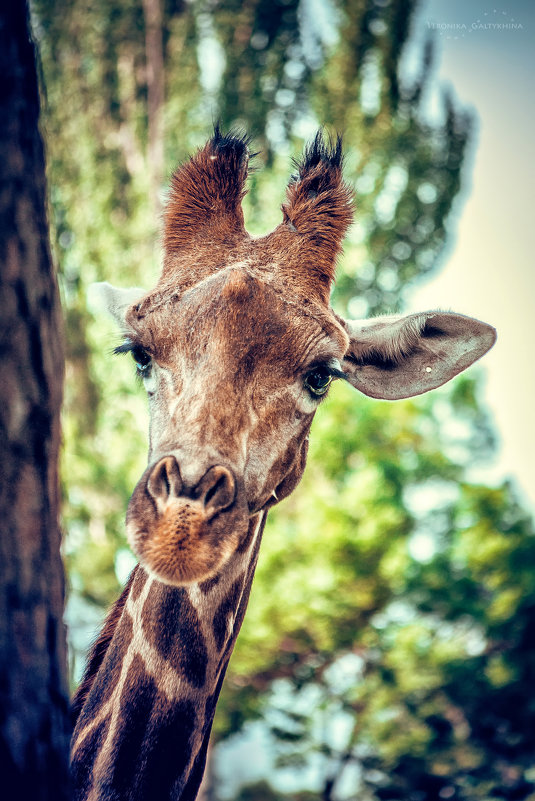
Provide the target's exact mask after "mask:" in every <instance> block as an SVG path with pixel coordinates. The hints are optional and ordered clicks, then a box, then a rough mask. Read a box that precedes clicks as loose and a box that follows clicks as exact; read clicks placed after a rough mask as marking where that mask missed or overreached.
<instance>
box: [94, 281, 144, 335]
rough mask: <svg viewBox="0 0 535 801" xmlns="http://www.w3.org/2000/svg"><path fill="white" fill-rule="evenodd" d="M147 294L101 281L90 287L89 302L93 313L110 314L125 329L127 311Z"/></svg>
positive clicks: (133, 288) (137, 288)
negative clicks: (104, 312) (103, 312)
mask: <svg viewBox="0 0 535 801" xmlns="http://www.w3.org/2000/svg"><path fill="white" fill-rule="evenodd" d="M146 294H147V293H146V291H145V290H144V289H140V288H139V287H132V288H131V289H120V288H119V287H115V286H112V285H111V284H108V282H107V281H101V282H99V283H96V284H91V285H90V286H89V289H88V292H87V302H88V306H89V308H90V309H91V310H92V311H106V312H108V314H109V315H111V317H113V319H114V320H115V322H116V323H117V325H118V326H119V327H120V328H125V316H126V311H127V309H128V308H129V307H130V306H131V305H132V304H133V303H135V302H136V300H139V299H140V298H142V297H143V296H144V295H146Z"/></svg>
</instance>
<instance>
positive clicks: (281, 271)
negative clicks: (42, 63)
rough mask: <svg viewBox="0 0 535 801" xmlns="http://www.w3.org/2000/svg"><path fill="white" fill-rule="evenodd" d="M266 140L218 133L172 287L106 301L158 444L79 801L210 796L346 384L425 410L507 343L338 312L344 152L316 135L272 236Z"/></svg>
mask: <svg viewBox="0 0 535 801" xmlns="http://www.w3.org/2000/svg"><path fill="white" fill-rule="evenodd" d="M248 144H249V140H248V139H247V137H244V136H236V135H229V136H223V135H222V134H221V133H220V131H219V129H217V128H216V130H215V132H214V135H213V137H212V138H211V139H210V140H209V142H208V143H207V144H206V145H205V147H204V148H202V149H201V150H200V151H199V152H198V153H197V154H196V155H195V156H194V157H193V158H192V159H190V160H189V161H188V162H186V163H185V164H183V165H182V166H181V167H179V168H178V169H177V171H176V172H175V174H174V175H173V178H172V181H171V188H170V194H169V199H168V203H167V207H166V210H165V215H164V239H163V244H164V259H163V268H162V272H161V275H160V278H159V281H158V283H157V285H156V287H155V288H153V289H151V290H150V291H146V292H145V291H142V290H116V289H114V288H113V287H111V286H110V285H109V284H102V285H100V286H99V287H98V288H97V294H100V296H101V297H102V298H103V300H104V302H105V304H106V306H107V308H108V309H109V311H110V312H111V314H112V315H113V316H114V318H115V319H116V321H117V322H118V324H119V326H120V329H121V332H122V334H123V335H124V338H125V340H124V343H123V345H121V346H120V347H119V348H118V349H117V350H118V351H119V352H127V351H129V352H131V353H132V356H133V357H134V361H135V363H136V366H137V370H138V373H139V375H140V376H141V378H142V379H143V381H144V384H145V387H146V390H147V395H148V402H149V409H150V432H149V440H150V446H149V456H148V467H147V469H146V471H145V472H144V473H143V475H142V477H141V478H140V480H139V482H138V484H137V486H136V487H135V489H134V491H133V494H132V497H131V500H130V503H129V506H128V510H127V535H128V539H129V542H130V544H131V546H132V548H133V550H134V552H135V553H136V555H137V557H138V558H139V561H140V565H139V566H138V567H137V568H136V569H135V571H134V575H133V576H132V578H131V580H130V581H129V583H128V584H127V586H126V588H125V590H124V592H123V594H122V596H121V598H120V599H119V600H118V602H117V603H116V605H115V606H114V608H113V609H112V610H111V612H110V614H109V616H108V619H107V621H106V623H105V626H104V628H103V631H102V633H101V635H100V637H99V639H98V640H97V642H96V643H95V645H94V647H93V650H92V652H91V655H90V658H89V663H88V667H87V670H86V673H85V675H84V678H83V681H82V683H81V685H80V688H79V690H78V692H77V694H76V697H75V702H74V710H75V717H76V718H77V722H76V728H75V733H74V737H73V747H72V762H73V775H74V783H75V788H76V798H77V799H78V801H82V799H84V800H85V799H88V801H89V799H91V801H96V800H97V799H98V801H112V800H113V801H123V799H124V801H126V799H128V801H134V799H137V800H138V801H143V800H144V799H149V798H150V799H151V801H168V800H169V801H170V800H171V799H174V800H175V801H178V800H180V801H192V800H193V799H194V798H195V797H196V794H197V791H198V787H199V784H200V782H201V778H202V772H203V768H204V762H205V759H206V749H207V743H208V738H209V733H210V727H211V723H212V719H213V715H214V711H215V704H216V702H217V697H218V695H219V691H220V688H221V683H222V681H223V676H224V673H225V669H226V665H227V663H228V660H229V658H230V654H231V652H232V648H233V646H234V643H235V640H236V637H237V634H238V631H239V628H240V625H241V621H242V620H243V616H244V614H245V609H246V605H247V599H248V596H249V590H250V587H251V583H252V579H253V575H254V569H255V565H256V560H257V558H258V550H259V546H260V539H261V535H262V530H263V524H264V522H265V517H266V514H267V511H268V509H269V508H270V507H271V506H272V505H274V504H275V503H277V502H278V501H280V500H282V499H283V498H285V497H286V496H287V495H289V494H290V493H291V492H292V491H293V489H294V488H295V487H296V485H297V484H298V483H299V480H300V478H301V476H302V473H303V470H304V467H305V462H306V453H307V446H308V436H309V430H310V425H311V423H312V419H313V417H314V414H315V412H316V410H317V408H318V406H319V404H320V403H321V400H322V398H324V397H325V395H326V394H327V392H328V390H329V387H330V384H331V383H332V382H333V381H336V380H345V381H348V382H349V383H350V384H352V385H353V386H354V387H355V388H356V389H358V390H359V391H361V392H362V393H364V394H366V395H369V396H371V397H375V398H385V399H389V400H396V399H399V398H406V397H411V396H413V395H418V394H421V393H423V392H427V391H429V390H431V389H434V388H435V387H438V386H440V385H441V384H444V383H445V382H446V381H448V380H450V379H451V378H453V377H454V376H455V375H457V374H458V373H459V372H461V371H462V370H464V369H466V368H467V367H468V366H469V365H470V364H472V363H473V362H474V361H476V359H478V358H480V357H481V356H482V355H483V354H484V353H486V351H487V350H488V349H489V348H490V347H491V346H492V345H493V343H494V341H495V336H496V334H495V331H494V329H493V328H492V327H491V326H489V325H487V324H486V323H483V322H480V321H478V320H474V319H472V318H469V317H465V316H463V315H457V314H453V313H449V312H448V313H446V312H440V311H431V312H423V313H419V314H409V315H405V316H399V315H396V316H391V317H380V318H375V319H372V320H369V321H351V320H344V319H342V318H341V317H340V316H339V315H338V314H336V313H335V312H334V311H333V310H332V309H331V307H330V303H329V296H330V289H331V285H332V283H333V280H334V275H335V267H336V260H337V256H338V254H339V252H340V249H341V245H342V240H343V238H344V235H345V233H346V231H347V228H348V226H349V225H350V223H351V221H352V219H353V195H352V191H351V190H350V188H349V187H348V186H347V185H346V184H345V183H344V181H343V177H342V149H341V141H340V139H339V138H338V139H337V140H336V141H335V142H330V141H326V140H325V138H324V137H323V136H322V134H321V133H318V135H317V136H316V138H315V139H314V141H313V142H312V144H311V145H309V146H308V147H307V148H306V149H305V152H304V155H303V157H302V159H301V161H300V162H299V164H298V174H297V175H296V176H292V179H291V180H290V183H289V185H288V188H287V195H286V200H285V202H284V203H283V206H282V212H283V214H282V221H281V223H280V225H278V226H277V227H276V228H275V230H274V231H272V232H271V233H269V234H267V235H266V236H263V237H260V238H256V239H255V238H252V237H251V236H249V234H248V233H247V232H246V230H245V228H244V224H243V213H242V209H241V200H242V198H243V195H244V194H245V191H246V190H245V182H246V178H247V170H248V166H247V165H248V155H249V151H248Z"/></svg>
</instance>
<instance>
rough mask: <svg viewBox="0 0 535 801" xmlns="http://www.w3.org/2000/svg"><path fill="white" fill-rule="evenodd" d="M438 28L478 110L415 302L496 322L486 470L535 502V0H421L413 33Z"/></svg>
mask: <svg viewBox="0 0 535 801" xmlns="http://www.w3.org/2000/svg"><path fill="white" fill-rule="evenodd" d="M431 30H432V31H433V32H434V38H435V41H436V44H437V64H436V80H435V84H434V85H435V87H437V86H438V85H439V84H440V83H441V84H449V85H450V86H453V88H454V91H455V94H456V96H457V98H458V101H459V102H460V103H461V104H462V105H464V106H468V107H471V108H472V109H473V110H474V111H475V114H476V119H477V125H476V141H475V142H474V147H473V148H472V155H471V160H472V162H473V166H472V170H471V174H467V175H466V176H465V196H464V198H463V200H462V202H461V203H459V204H458V207H457V213H458V215H459V219H458V221H457V224H456V225H455V226H454V228H455V230H456V234H455V236H454V238H453V242H452V243H450V247H449V251H448V255H447V258H446V259H445V262H444V264H443V266H442V269H441V270H440V273H438V274H437V276H436V278H434V279H432V280H430V281H429V283H427V284H425V285H422V286H421V287H420V288H419V289H418V290H417V291H416V292H414V293H413V294H412V295H411V298H410V309H409V310H411V311H416V310H423V309H428V308H436V307H439V308H442V309H451V310H453V311H458V312H461V313H463V314H468V315H470V316H473V317H477V318H479V319H481V320H485V321H486V322H489V323H491V324H492V325H494V326H495V327H496V329H497V330H498V340H497V343H496V345H495V346H494V348H493V349H492V351H491V352H490V353H489V354H487V355H486V356H485V358H484V360H483V361H482V362H481V365H482V367H483V369H484V371H485V374H486V388H485V394H484V401H485V402H486V404H487V406H488V407H489V409H490V412H491V415H492V417H493V418H494V422H495V424H496V427H497V430H498V452H497V459H496V461H495V462H494V463H493V464H492V465H488V467H487V468H485V469H483V470H480V471H479V472H478V478H481V479H482V480H488V481H490V482H497V481H499V480H501V479H503V477H505V476H514V477H515V483H516V485H517V489H518V492H519V496H520V498H521V500H522V502H523V503H524V504H526V506H527V508H529V509H530V510H531V511H532V512H535V480H534V475H535V469H534V468H533V466H532V460H533V455H534V454H535V425H534V422H533V420H534V416H535V364H534V358H533V342H534V339H535V337H534V334H533V332H532V331H531V325H532V324H533V323H534V322H535V270H534V267H533V254H534V252H535V221H533V220H532V219H531V214H532V213H533V212H532V204H531V202H530V200H531V198H530V191H531V189H532V187H533V186H534V185H535V152H534V140H535V137H534V130H535V104H534V97H535V93H534V90H533V84H534V80H535V3H533V2H529V0H512V2H505V0H504V2H503V3H501V4H500V3H498V4H493V2H486V1H485V0H483V1H482V2H479V1H478V2H472V1H471V0H469V1H468V2H466V0H464V1H463V0H449V1H448V2H446V0H424V2H422V5H421V8H420V11H419V14H418V17H417V20H416V27H415V37H416V39H418V38H420V39H421V38H423V37H425V36H426V35H428V34H429V32H430V31H431Z"/></svg>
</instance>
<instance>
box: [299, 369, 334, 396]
mask: <svg viewBox="0 0 535 801" xmlns="http://www.w3.org/2000/svg"><path fill="white" fill-rule="evenodd" d="M332 380H333V377H332V374H331V372H330V371H329V370H328V368H327V367H316V368H315V369H314V370H311V371H310V373H308V374H307V375H306V376H305V387H306V388H307V389H308V390H309V392H311V393H312V395H315V396H316V397H320V396H321V395H325V393H326V392H327V390H328V389H329V384H330V383H331V381H332Z"/></svg>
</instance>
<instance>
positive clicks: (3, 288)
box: [0, 0, 69, 801]
mask: <svg viewBox="0 0 535 801" xmlns="http://www.w3.org/2000/svg"><path fill="white" fill-rule="evenodd" d="M0 75H1V76H2V88H1V91H0V152H1V153H2V157H1V158H0V269H1V272H0V360H1V381H0V775H1V777H2V785H1V786H2V790H1V791H0V792H1V793H2V795H3V797H4V798H6V799H11V798H16V799H19V801H26V799H32V801H45V799H46V800H47V801H48V800H49V801H52V800H53V801H63V800H65V801H66V799H67V798H68V797H69V783H68V740H69V718H68V695H67V681H66V675H67V660H66V638H65V630H64V626H63V623H62V614H63V600H64V577H63V568H62V564H61V558H60V530H59V524H58V505H59V493H58V449H59V442H60V429H59V412H60V405H61V399H62V391H63V346H62V336H61V317H60V306H59V296H58V289H57V285H56V280H55V276H54V272H53V269H52V261H51V256H50V248H49V241H48V227H47V219H46V192H45V165H44V153H43V143H42V140H41V136H40V133H39V129H38V120H39V94H38V85H37V73H36V67H35V53H34V47H33V44H32V42H31V40H30V35H29V26H28V9H27V7H26V4H25V3H24V2H23V1H22V0H12V2H7V3H3V4H2V5H1V6H0Z"/></svg>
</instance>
